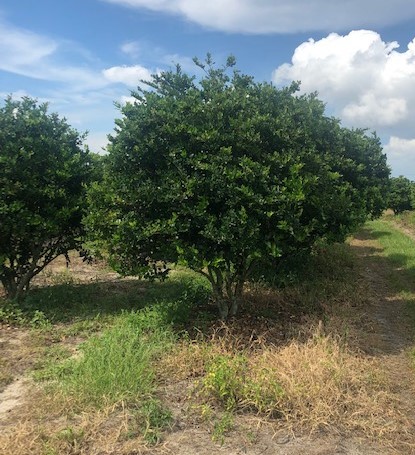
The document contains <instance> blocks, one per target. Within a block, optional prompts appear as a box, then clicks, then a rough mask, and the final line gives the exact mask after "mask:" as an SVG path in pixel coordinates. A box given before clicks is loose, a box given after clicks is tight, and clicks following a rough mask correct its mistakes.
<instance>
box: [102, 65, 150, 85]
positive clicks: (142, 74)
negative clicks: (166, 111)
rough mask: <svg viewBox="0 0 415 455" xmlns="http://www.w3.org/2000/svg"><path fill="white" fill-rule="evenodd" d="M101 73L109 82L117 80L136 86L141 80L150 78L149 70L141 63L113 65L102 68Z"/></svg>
mask: <svg viewBox="0 0 415 455" xmlns="http://www.w3.org/2000/svg"><path fill="white" fill-rule="evenodd" d="M102 74H103V75H104V77H105V78H106V79H107V80H108V81H110V82H118V83H121V84H125V85H128V86H130V87H131V86H132V87H136V86H137V85H139V84H140V81H141V80H150V79H151V71H150V70H148V69H147V68H145V67H144V66H141V65H134V66H113V67H111V68H108V69H105V70H103V72H102Z"/></svg>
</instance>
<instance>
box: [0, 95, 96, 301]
mask: <svg viewBox="0 0 415 455" xmlns="http://www.w3.org/2000/svg"><path fill="white" fill-rule="evenodd" d="M83 139H84V137H83V136H82V135H81V134H79V133H78V132H77V131H76V130H74V129H73V128H71V127H70V126H69V125H68V123H67V122H66V120H65V119H61V118H59V116H58V115H57V114H50V113H48V108H47V105H46V104H39V103H37V102H36V100H33V99H30V98H23V99H22V100H21V101H14V100H12V98H11V97H9V98H7V99H6V100H5V103H4V106H3V107H1V108H0V188H1V192H0V281H1V283H2V284H3V286H4V289H5V290H6V293H7V296H8V298H9V299H21V297H22V296H23V295H24V293H25V292H26V291H27V290H28V289H29V286H30V282H31V280H32V278H33V277H34V276H35V275H36V274H38V273H39V272H40V271H41V270H43V269H44V267H45V266H46V265H47V264H48V263H50V262H51V261H52V260H53V259H54V258H56V257H57V256H59V255H60V254H66V253H67V252H68V251H70V250H72V249H76V248H81V247H82V231H83V228H82V223H81V220H82V217H83V215H84V209H85V205H86V198H85V191H86V185H87V184H88V182H89V181H90V170H91V166H90V157H89V153H88V151H87V150H85V149H84V148H83V147H82V141H83Z"/></svg>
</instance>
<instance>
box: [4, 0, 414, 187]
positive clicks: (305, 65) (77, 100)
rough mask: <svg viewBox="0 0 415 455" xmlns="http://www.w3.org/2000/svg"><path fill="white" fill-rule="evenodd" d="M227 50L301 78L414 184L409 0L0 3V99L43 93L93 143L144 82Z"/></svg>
mask: <svg viewBox="0 0 415 455" xmlns="http://www.w3.org/2000/svg"><path fill="white" fill-rule="evenodd" d="M207 52H211V53H212V54H213V57H214V59H215V60H216V61H217V62H218V63H222V62H224V61H225V59H226V57H227V56H228V55H229V54H233V55H235V56H236V58H237V62H238V67H239V68H240V69H241V70H242V71H244V72H246V73H247V74H250V75H253V76H255V78H256V79H257V80H258V81H263V80H267V81H273V82H274V83H275V84H276V85H278V86H282V85H287V84H288V83H289V82H290V81H291V80H301V82H302V90H303V91H304V92H310V91H318V92H319V96H320V98H321V99H322V100H323V101H324V102H325V103H326V105H327V112H328V113H329V114H330V115H335V116H336V117H339V118H341V119H342V121H343V124H344V125H346V126H350V127H368V128H369V129H371V130H376V131H377V133H378V135H379V137H380V138H381V140H382V143H383V145H384V150H385V152H386V153H387V155H388V161H389V164H390V166H391V168H392V173H393V175H400V174H403V175H406V176H407V177H409V178H411V179H412V180H415V122H414V120H415V1H414V0H394V1H393V2H392V1H391V0H389V1H386V0H385V1H383V0H347V1H346V0H288V1H286V0H36V1H35V0H1V2H0V96H1V98H2V99H4V98H5V97H6V96H7V95H8V94H13V96H14V97H16V98H18V97H21V96H24V95H28V96H32V97H35V98H38V99H39V100H41V101H48V102H49V103H50V109H51V110H53V111H56V112H58V113H59V114H61V115H62V116H65V117H66V118H67V119H68V121H69V123H70V124H71V125H72V126H74V127H75V128H76V129H78V130H79V131H81V132H83V131H85V130H88V131H89V136H88V139H87V143H88V144H89V145H90V147H91V148H92V150H94V151H100V150H102V147H105V145H106V142H107V141H106V137H107V135H108V134H110V133H112V131H113V128H114V119H115V118H116V117H118V116H119V112H118V111H117V109H116V108H115V107H114V102H121V103H123V102H127V101H128V97H129V94H130V90H132V89H134V88H135V87H136V85H137V83H138V81H139V79H140V78H144V79H146V78H148V77H149V75H150V74H151V73H154V72H157V71H159V70H162V69H166V68H168V67H171V66H172V65H173V64H174V63H180V64H181V65H182V67H183V68H184V69H185V70H188V71H195V68H194V66H193V63H192V57H194V56H197V57H199V58H203V57H204V56H205V55H206V53H207Z"/></svg>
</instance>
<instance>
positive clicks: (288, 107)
mask: <svg viewBox="0 0 415 455" xmlns="http://www.w3.org/2000/svg"><path fill="white" fill-rule="evenodd" d="M195 62H196V63H197V64H198V65H199V67H200V68H202V69H203V71H204V72H205V76H204V77H203V78H202V79H201V80H200V81H196V78H195V77H191V76H189V75H187V74H185V73H183V72H182V70H181V69H180V67H177V68H176V70H175V71H168V72H163V73H161V74H158V75H154V76H153V78H152V81H150V82H149V83H148V85H149V88H148V89H147V90H139V91H137V92H134V93H133V96H134V97H135V100H136V101H135V103H130V104H126V105H125V106H124V107H122V118H121V119H119V120H117V121H116V125H117V126H116V130H115V134H114V135H113V136H112V137H111V138H110V141H111V145H110V147H109V156H108V167H107V170H106V172H107V174H106V178H105V181H104V183H103V184H102V185H96V186H95V187H94V189H93V191H92V192H91V194H90V199H91V204H92V214H91V215H90V216H89V218H88V226H89V229H90V231H91V233H92V235H93V236H94V237H95V238H96V239H101V241H102V243H103V244H104V245H105V248H106V249H107V251H108V252H109V254H110V257H111V260H112V262H113V264H114V265H115V266H116V267H117V269H118V270H119V271H121V272H123V273H125V274H139V275H140V274H141V275H144V274H147V275H148V274H149V271H150V272H151V271H152V270H153V273H156V274H157V272H158V269H157V268H156V266H155V265H154V263H155V262H157V261H173V262H180V263H184V264H186V265H187V266H189V267H190V268H192V269H194V270H196V271H198V272H199V273H201V274H204V275H206V276H207V278H208V279H209V281H210V282H211V284H212V289H213V295H214V298H215V301H216V302H217V304H218V306H219V310H220V314H221V317H223V318H226V317H227V316H228V315H229V314H230V315H233V314H235V313H236V311H237V309H238V305H239V303H240V300H241V295H242V291H243V286H244V283H245V282H246V280H248V279H249V277H250V274H251V273H252V270H253V269H254V267H255V265H256V264H258V263H259V262H262V263H267V264H272V263H273V262H275V261H278V258H282V257H284V256H287V255H289V254H292V253H294V252H297V251H299V250H309V249H310V248H311V247H312V246H313V245H314V244H315V242H316V241H317V240H319V239H325V240H327V241H341V240H343V239H344V238H345V236H346V235H347V234H348V233H350V232H351V231H352V230H353V229H355V228H356V227H357V226H358V225H359V224H360V223H362V222H364V221H365V220H366V219H367V217H368V216H377V215H379V214H380V213H381V211H382V210H383V208H384V200H385V196H386V184H387V181H388V175H389V170H388V168H387V166H386V158H385V155H384V154H383V153H382V149H381V146H380V144H379V140H378V139H377V138H376V137H375V136H367V135H366V134H365V132H364V131H363V130H349V129H345V128H342V127H341V125H340V124H339V121H338V120H336V119H333V118H328V117H326V116H325V115H324V105H323V103H322V102H321V101H319V100H318V99H317V97H316V95H315V94H311V95H303V96H296V91H297V90H298V84H293V85H291V86H290V87H287V88H283V89H277V88H276V87H274V86H273V85H272V84H269V83H256V82H255V81H254V80H253V78H252V77H250V76H246V75H243V74H241V73H240V72H238V71H237V70H232V67H233V66H234V61H233V58H229V59H228V62H227V65H226V67H224V68H217V67H215V66H214V64H213V63H212V61H211V59H210V57H209V56H208V58H207V60H206V62H205V63H201V62H198V61H197V60H196V61H195ZM152 266H154V269H152V268H151V267H152ZM149 267H150V269H149Z"/></svg>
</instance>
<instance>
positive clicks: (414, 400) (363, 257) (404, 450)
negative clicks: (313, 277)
mask: <svg viewBox="0 0 415 455" xmlns="http://www.w3.org/2000/svg"><path fill="white" fill-rule="evenodd" d="M351 246H352V248H353V250H354V251H355V253H356V255H357V257H358V261H359V270H360V273H361V275H362V277H363V279H364V280H365V281H366V282H367V286H368V287H369V288H370V292H371V294H372V295H373V299H372V304H371V305H370V306H368V307H367V308H365V310H364V311H365V314H364V315H363V317H364V319H365V331H364V332H363V331H362V334H361V339H360V340H359V345H360V348H361V349H362V352H363V354H362V355H366V356H368V357H373V358H377V359H381V361H382V365H383V369H384V373H385V375H386V376H387V377H388V378H389V380H390V381H391V382H392V384H393V388H394V390H395V392H396V393H397V395H398V396H399V398H400V401H401V406H400V408H401V412H402V414H403V415H404V416H405V418H407V419H408V420H409V421H412V422H413V428H412V430H409V434H407V435H406V437H405V438H404V439H405V443H403V444H401V445H400V444H399V443H397V444H394V446H393V447H388V446H385V445H384V444H379V443H378V442H377V441H375V440H373V439H369V438H367V439H362V438H359V437H356V436H354V435H350V434H349V435H343V434H339V433H336V432H331V433H330V434H325V433H317V434H313V435H301V436H299V435H298V434H296V435H294V434H293V431H292V429H288V428H284V425H283V424H282V425H280V426H279V428H278V429H277V430H276V429H275V426H270V425H267V424H266V423H265V422H264V421H263V420H261V419H259V418H256V417H254V416H244V415H242V416H238V417H237V418H236V420H235V422H234V428H233V430H232V431H231V432H230V433H229V434H227V435H226V437H225V439H224V441H223V444H218V443H214V442H212V434H211V431H210V430H209V428H207V427H206V425H204V424H203V423H201V422H198V421H197V420H196V421H195V420H192V419H189V416H188V413H187V406H186V393H185V390H186V384H185V383H184V384H179V387H181V388H182V390H183V393H182V394H181V398H178V397H180V394H179V395H178V394H177V393H175V394H174V395H172V396H174V398H172V400H173V401H172V402H171V403H170V407H171V409H172V412H173V415H174V426H173V428H172V429H171V431H169V432H168V433H167V434H166V435H165V437H164V441H163V443H162V444H160V445H158V446H155V447H148V448H144V449H140V450H138V449H137V450H134V451H131V455H133V454H138V453H143V454H146V455H149V454H181V455H208V454H209V455H210V454H212V453H223V454H228V455H242V454H252V455H271V454H275V455H283V454H285V455H288V454H290V455H300V454H301V455H307V454H309V455H340V454H349V455H375V454H376V455H379V454H381V455H383V454H384V455H389V454H390V455H392V454H400V455H410V454H415V372H414V369H413V368H412V367H411V365H410V359H409V351H410V349H412V348H413V347H414V331H413V328H411V325H410V322H409V321H408V317H407V316H406V313H405V302H404V301H402V299H401V298H399V296H397V295H396V293H395V292H393V291H392V290H391V289H390V288H389V287H388V284H387V276H388V266H387V263H386V262H385V261H382V259H381V258H380V257H379V256H378V254H377V253H378V252H379V246H378V245H377V243H376V241H374V240H372V239H370V238H369V237H366V236H365V235H363V234H362V235H360V236H357V237H356V238H355V239H353V240H352V242H351ZM65 267H66V264H65V261H64V259H59V260H58V261H56V263H55V264H54V270H55V271H59V270H61V271H62V272H64V271H65ZM72 267H73V269H72V274H74V275H75V277H78V278H79V279H82V280H96V279H102V280H105V279H116V274H113V273H111V272H108V271H106V270H104V269H102V268H99V267H98V268H91V267H90V266H87V265H85V264H82V263H77V262H76V261H74V264H73V265H72ZM47 273H48V272H46V275H45V276H43V277H42V276H41V277H39V278H38V284H42V280H46V279H47V278H48V276H47ZM78 278H77V279H78ZM367 328H369V329H368V330H367ZM32 336H33V335H32V334H31V332H30V331H28V330H22V329H14V328H11V327H0V359H1V361H2V363H0V368H2V366H4V365H6V366H7V368H8V369H9V370H10V371H11V372H12V376H13V378H12V379H10V381H11V382H10V381H7V380H5V381H4V384H3V390H2V388H0V433H1V432H8V433H10V434H12V433H13V431H15V429H16V428H18V426H19V424H21V422H22V420H24V419H27V418H28V417H27V409H28V407H30V406H33V402H30V400H33V396H34V395H33V393H34V391H35V389H36V387H35V385H34V383H33V381H32V380H31V379H30V377H29V375H28V374H27V372H28V371H29V370H30V368H31V366H32V365H33V359H34V358H35V357H36V352H35V351H34V350H33V340H32V339H31V337H32ZM7 382H10V383H9V384H7ZM165 394H166V396H168V394H169V391H168V390H165ZM294 432H295V431H294ZM398 438H399V435H397V439H398ZM0 453H1V454H2V455H13V454H11V453H6V452H2V448H1V447H0ZM71 453H73V454H74V455H76V453H77V452H76V451H75V450H74V451H73V452H71ZM110 453H111V454H112V455H116V454H117V452H114V451H112V452H106V451H102V452H100V453H99V455H109V454H110ZM94 454H96V455H98V452H95V451H94ZM42 455H43V454H42ZM44 455H46V454H44Z"/></svg>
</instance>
